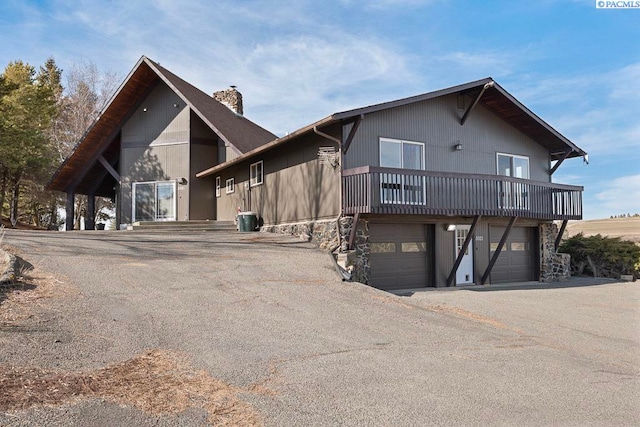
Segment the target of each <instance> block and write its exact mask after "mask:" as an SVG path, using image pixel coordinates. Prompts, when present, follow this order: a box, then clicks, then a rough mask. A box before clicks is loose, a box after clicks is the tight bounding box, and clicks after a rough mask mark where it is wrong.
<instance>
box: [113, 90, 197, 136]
mask: <svg viewBox="0 0 640 427" xmlns="http://www.w3.org/2000/svg"><path fill="white" fill-rule="evenodd" d="M176 106H177V107H176ZM145 109H146V111H145ZM189 111H190V110H189V108H188V107H187V106H186V105H185V103H184V102H183V101H182V100H181V99H180V98H179V97H178V95H176V94H175V93H174V92H173V91H172V90H171V89H170V88H169V87H168V86H167V85H166V84H164V83H162V82H161V83H159V84H158V85H157V86H156V87H155V88H154V89H153V90H152V91H151V92H150V93H149V96H148V97H147V98H146V99H145V100H144V101H143V102H142V103H141V104H140V105H139V106H138V108H136V110H135V111H134V113H133V114H132V116H131V117H130V118H129V120H127V122H126V123H125V124H124V126H123V127H122V146H123V147H141V146H149V145H158V144H167V143H177V142H188V141H189V121H190V117H189V116H190V113H189Z"/></svg>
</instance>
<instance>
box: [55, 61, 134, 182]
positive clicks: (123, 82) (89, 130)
mask: <svg viewBox="0 0 640 427" xmlns="http://www.w3.org/2000/svg"><path fill="white" fill-rule="evenodd" d="M146 59H147V58H146V57H145V56H142V57H140V59H138V62H136V64H135V65H134V66H133V68H131V71H129V74H127V76H126V77H125V79H124V80H123V81H122V83H120V86H118V89H117V90H116V91H115V92H114V93H113V95H112V96H111V98H110V99H109V101H107V103H106V104H105V106H104V107H103V108H102V110H101V111H100V113H99V114H98V116H97V117H96V118H95V119H94V121H93V122H92V123H91V125H90V126H89V127H88V128H87V130H86V131H85V132H84V134H82V137H81V138H80V140H79V141H78V142H77V143H76V145H75V146H74V147H73V151H72V152H71V154H70V155H69V156H68V157H67V158H66V159H64V161H63V162H62V163H61V164H60V166H58V169H56V171H55V173H54V174H53V176H51V178H50V179H49V181H48V182H47V184H46V186H45V188H46V189H49V186H50V185H51V184H52V183H53V182H54V181H55V179H56V178H57V177H58V175H59V174H60V172H61V171H62V169H63V168H64V167H65V166H66V165H67V163H68V162H69V161H70V160H71V158H72V157H73V154H74V153H75V152H76V150H77V149H78V148H80V146H81V145H82V143H83V142H84V140H85V138H86V137H87V136H88V135H89V134H91V132H92V131H93V129H94V128H95V127H96V125H97V124H98V122H100V119H101V118H102V116H103V115H104V114H105V112H106V111H107V110H108V109H109V107H110V106H111V105H112V104H113V102H114V101H115V100H116V98H117V97H118V95H120V92H122V90H123V89H124V87H125V86H126V85H127V83H128V82H129V80H130V79H131V78H132V77H133V75H134V74H135V73H136V71H138V68H140V65H142V63H143V62H145V60H146ZM106 144H109V142H106ZM98 151H100V150H98ZM91 166H93V165H87V167H86V170H88V168H90V167H91ZM86 170H85V173H86ZM68 190H69V188H68V187H66V188H65V191H68Z"/></svg>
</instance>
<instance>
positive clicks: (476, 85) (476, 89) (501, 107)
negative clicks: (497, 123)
mask: <svg viewBox="0 0 640 427" xmlns="http://www.w3.org/2000/svg"><path fill="white" fill-rule="evenodd" d="M481 92H482V96H481V97H480V99H479V101H478V102H479V103H480V104H482V105H483V106H484V107H485V108H487V109H488V110H489V111H491V112H492V113H493V114H495V115H496V116H498V117H499V118H501V119H502V120H504V121H505V122H507V123H509V124H511V125H512V126H513V127H515V128H516V129H518V130H519V131H521V132H522V133H524V134H525V135H528V136H529V137H530V138H531V139H533V140H534V141H536V142H537V143H539V144H540V145H542V146H544V147H545V148H547V149H548V150H549V153H550V158H551V160H560V159H563V158H565V154H566V153H568V154H567V155H566V158H571V157H581V156H585V155H586V154H587V153H586V151H584V150H582V149H581V148H580V147H578V146H577V145H575V144H574V143H573V142H571V141H570V140H569V139H568V138H566V137H565V136H563V135H562V134H561V133H560V132H558V131H557V130H555V129H554V128H553V127H551V126H550V125H549V124H548V123H546V122H545V121H544V120H542V119H541V118H540V117H538V116H537V115H536V114H534V113H533V112H532V111H531V110H529V109H528V108H527V107H525V106H524V104H522V103H521V102H520V101H518V100H517V99H516V98H515V97H514V96H513V95H511V94H510V93H509V92H507V91H506V90H504V89H503V88H502V87H501V86H500V85H499V84H498V83H496V82H495V80H493V79H492V78H491V77H487V78H485V79H481V80H476V81H473V82H469V83H465V84H461V85H458V86H452V87H449V88H446V89H441V90H437V91H434V92H428V93H424V94H421V95H416V96H411V97H408V98H402V99H397V100H394V101H389V102H383V103H380V104H374V105H370V106H367V107H361V108H355V109H353V110H347V111H342V112H338V113H334V114H332V115H330V116H327V117H325V118H323V119H321V120H318V121H317V122H315V123H312V124H310V125H307V126H305V127H303V128H300V129H298V130H297V131H295V132H292V133H291V134H289V135H287V136H285V137H283V138H279V139H276V140H274V141H271V142H269V143H267V144H264V145H261V146H260V147H257V148H255V149H253V150H251V151H249V152H247V153H244V154H243V155H241V156H238V157H236V158H234V159H232V160H230V161H228V162H225V163H222V164H220V165H217V166H214V167H211V168H209V169H207V170H204V171H202V172H199V173H197V174H196V177H198V178H201V177H205V176H208V175H211V174H214V173H216V172H218V171H220V170H222V169H225V168H227V167H228V166H232V165H234V164H237V163H240V162H242V161H244V160H246V159H248V158H250V157H253V156H255V155H258V154H260V153H262V152H264V151H267V150H270V149H272V148H274V147H276V146H279V145H281V144H285V143H287V142H288V141H291V140H293V139H296V138H298V137H300V136H301V135H304V134H307V133H310V132H314V129H318V128H320V127H323V128H326V127H327V126H330V125H333V124H336V123H342V124H347V123H351V122H353V121H355V120H356V119H357V118H358V117H361V116H366V115H367V114H371V113H375V112H378V111H382V110H388V109H391V108H396V107H402V106H405V105H409V104H412V103H416V102H421V101H426V100H429V99H434V98H438V97H441V96H447V95H452V94H456V93H457V94H461V95H469V96H472V97H477V96H478V95H480V93H481ZM467 108H469V107H467ZM472 114H473V113H472Z"/></svg>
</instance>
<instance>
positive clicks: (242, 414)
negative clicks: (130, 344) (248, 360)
mask: <svg viewBox="0 0 640 427" xmlns="http://www.w3.org/2000/svg"><path fill="white" fill-rule="evenodd" d="M240 391H241V390H238V389H235V388H233V387H231V386H229V385H227V384H225V383H223V382H222V381H220V380H217V379H215V378H212V377H211V376H209V375H208V374H207V373H206V372H204V371H194V370H193V369H192V368H191V367H190V366H189V365H188V364H187V363H186V362H185V360H184V357H182V356H181V355H179V354H177V353H174V352H168V351H163V350H150V351H147V352H145V353H144V354H141V355H139V356H137V357H135V358H133V359H129V360H127V361H125V362H122V363H118V364H114V365H111V366H107V367H105V368H102V369H99V370H97V371H93V372H85V373H82V372H61V371H46V370H42V369H38V368H25V367H7V366H0V410H3V411H15V410H22V409H28V408H31V407H34V406H40V405H61V404H65V403H74V402H77V401H79V400H82V399H90V398H99V399H105V400H108V401H112V402H115V403H118V404H122V405H132V406H134V407H136V408H138V409H140V410H142V411H144V412H147V413H152V414H175V413H179V412H182V411H184V410H186V409H187V408H192V407H195V408H202V409H204V410H206V411H207V413H208V415H209V416H208V420H209V422H210V423H211V424H213V425H221V426H226V425H234V426H257V425H261V419H260V417H259V415H258V414H257V412H256V411H255V410H254V409H253V408H252V407H250V406H249V405H248V404H246V403H245V402H242V401H241V400H240V399H238V397H237V393H238V392H240Z"/></svg>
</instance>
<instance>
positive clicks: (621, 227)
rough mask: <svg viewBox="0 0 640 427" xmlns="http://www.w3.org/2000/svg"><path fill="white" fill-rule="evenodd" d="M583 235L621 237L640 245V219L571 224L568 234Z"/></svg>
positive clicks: (568, 226)
mask: <svg viewBox="0 0 640 427" xmlns="http://www.w3.org/2000/svg"><path fill="white" fill-rule="evenodd" d="M578 233H583V234H584V235H585V236H595V235H596V234H600V235H602V236H609V237H620V238H621V239H623V240H629V241H631V242H636V243H639V244H640V217H638V218H609V219H594V220H586V221H576V222H570V223H569V224H568V225H567V234H565V236H567V235H568V236H573V235H576V234H578Z"/></svg>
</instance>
